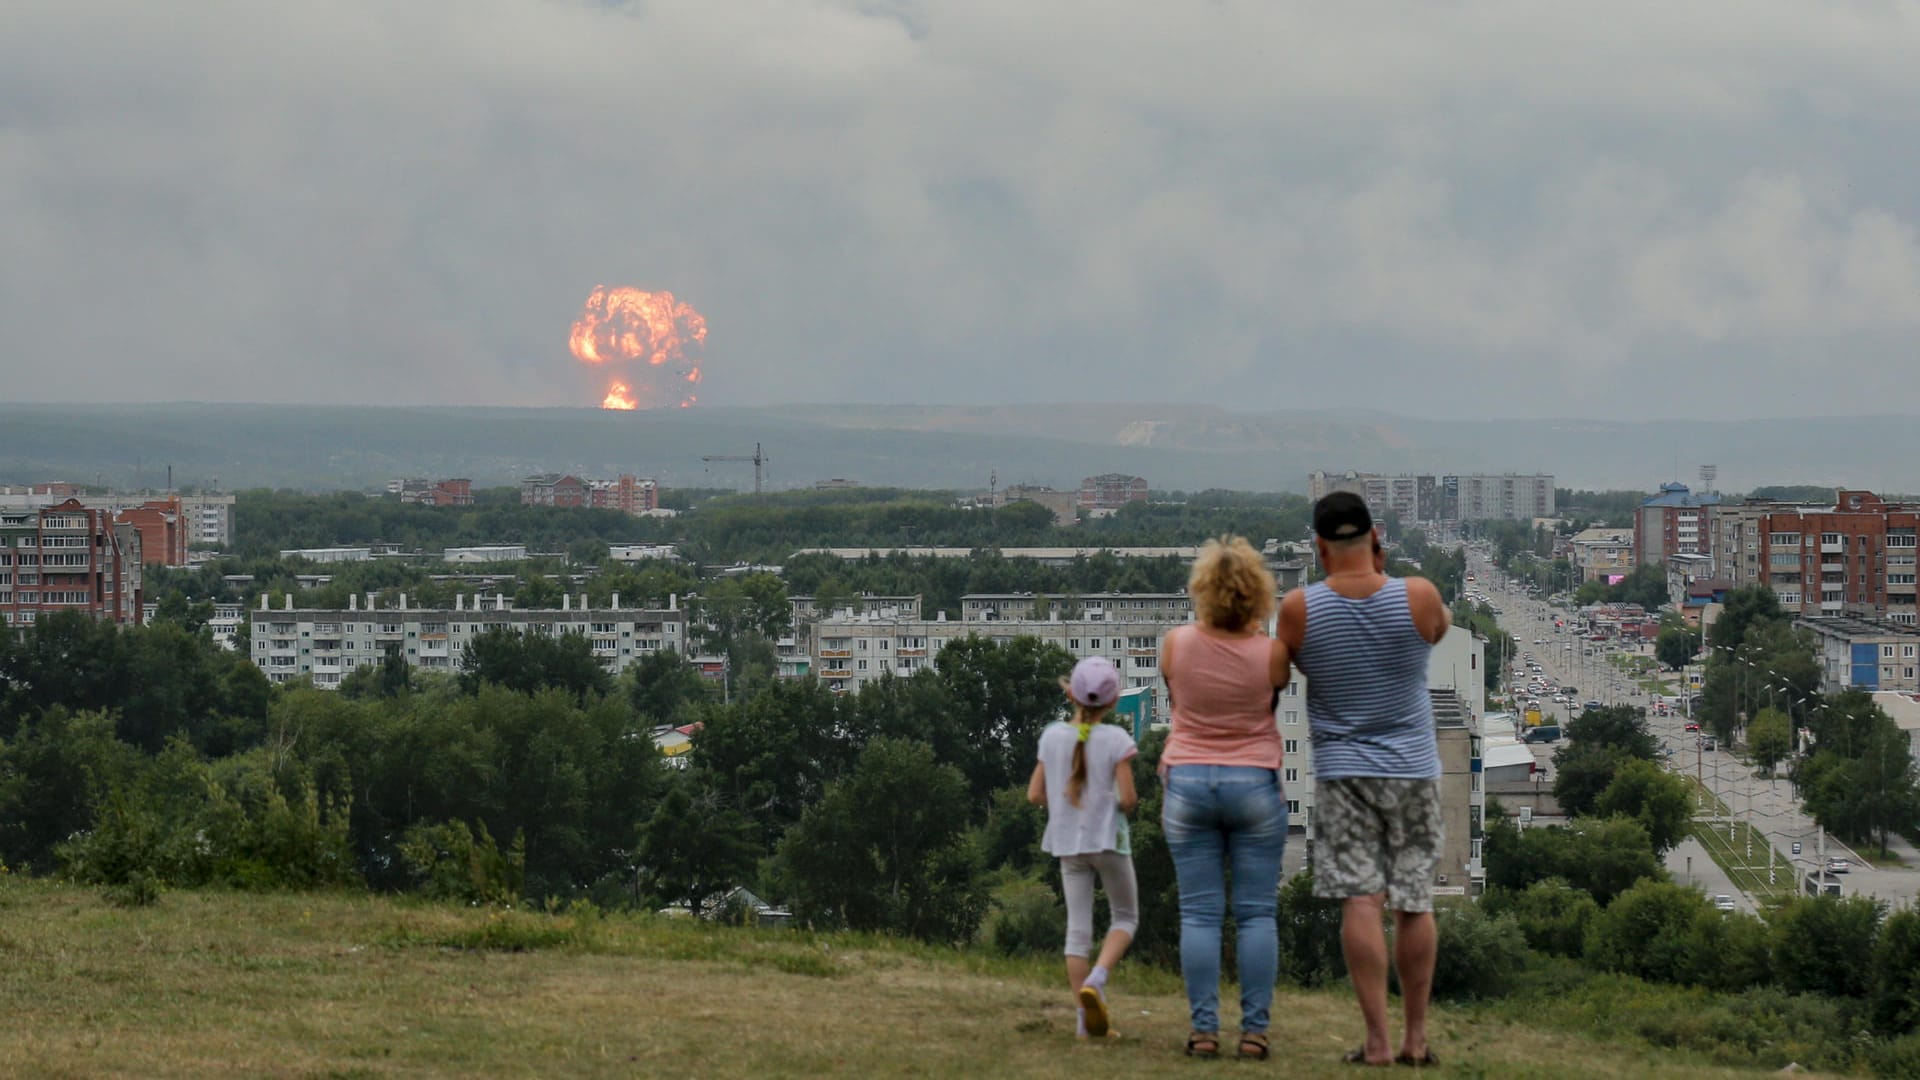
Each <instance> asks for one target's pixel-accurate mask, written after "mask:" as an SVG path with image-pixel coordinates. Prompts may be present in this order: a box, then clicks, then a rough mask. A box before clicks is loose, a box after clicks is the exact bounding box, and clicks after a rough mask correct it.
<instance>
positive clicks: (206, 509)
mask: <svg viewBox="0 0 1920 1080" xmlns="http://www.w3.org/2000/svg"><path fill="white" fill-rule="evenodd" d="M179 500H180V513H181V516H182V518H183V520H184V521H185V523H186V530H187V545H188V546H189V547H191V546H193V545H195V544H200V545H203V546H208V547H223V548H230V547H232V546H233V502H234V497H233V496H231V495H181V496H179Z"/></svg>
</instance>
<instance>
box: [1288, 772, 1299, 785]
mask: <svg viewBox="0 0 1920 1080" xmlns="http://www.w3.org/2000/svg"><path fill="white" fill-rule="evenodd" d="M1299 780H1300V770H1299V769H1288V770H1287V783H1289V784H1293V783H1298V782H1299Z"/></svg>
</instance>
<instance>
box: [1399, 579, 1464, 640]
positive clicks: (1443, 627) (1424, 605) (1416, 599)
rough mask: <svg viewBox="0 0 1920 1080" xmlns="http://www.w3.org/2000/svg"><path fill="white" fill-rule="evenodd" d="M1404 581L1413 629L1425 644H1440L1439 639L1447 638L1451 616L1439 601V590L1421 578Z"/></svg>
mask: <svg viewBox="0 0 1920 1080" xmlns="http://www.w3.org/2000/svg"><path fill="white" fill-rule="evenodd" d="M1406 581H1407V610H1408V612H1409V613H1410V614H1411V615H1412V616H1413V625H1414V628H1415V629H1416V630H1419V631H1420V636H1421V638H1423V639H1425V641H1426V643H1427V644H1429V645H1438V644H1440V639H1441V638H1443V637H1446V636H1447V627H1448V626H1450V625H1452V623H1453V618H1452V616H1450V615H1448V614H1447V605H1446V604H1445V603H1443V602H1442V601H1441V599H1440V590H1439V589H1437V588H1435V587H1434V585H1433V582H1431V581H1428V580H1427V579H1426V578H1423V577H1410V578H1407V579H1406Z"/></svg>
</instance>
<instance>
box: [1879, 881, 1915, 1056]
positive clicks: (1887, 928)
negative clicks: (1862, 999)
mask: <svg viewBox="0 0 1920 1080" xmlns="http://www.w3.org/2000/svg"><path fill="white" fill-rule="evenodd" d="M1873 1023H1874V1026H1875V1027H1877V1028H1879V1029H1880V1031H1881V1032H1883V1033H1885V1034H1888V1035H1900V1034H1905V1033H1906V1032H1909V1031H1913V1030H1915V1029H1916V1028H1920V910H1916V909H1914V908H1907V909H1906V910H1904V911H1897V912H1894V913H1893V914H1892V915H1890V916H1888V918H1887V921H1886V922H1885V923H1882V924H1881V926H1880V944H1879V946H1878V947H1876V948H1875V950H1874V954H1873Z"/></svg>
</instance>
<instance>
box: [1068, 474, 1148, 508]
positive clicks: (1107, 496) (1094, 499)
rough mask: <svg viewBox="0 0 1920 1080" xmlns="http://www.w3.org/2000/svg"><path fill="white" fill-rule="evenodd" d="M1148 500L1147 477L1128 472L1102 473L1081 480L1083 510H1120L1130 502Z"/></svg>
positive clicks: (1080, 501)
mask: <svg viewBox="0 0 1920 1080" xmlns="http://www.w3.org/2000/svg"><path fill="white" fill-rule="evenodd" d="M1146 501H1147V478H1146V477H1144V476H1128V475H1127V474H1126V473H1101V474H1100V475H1099V476H1089V477H1087V478H1086V479H1085V480H1082V481H1080V499H1079V505H1080V509H1082V510H1118V509H1120V508H1121V507H1123V506H1125V505H1127V504H1128V503H1130V502H1146Z"/></svg>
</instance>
